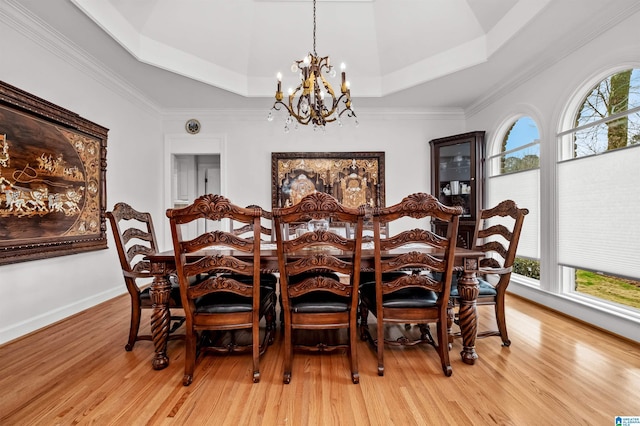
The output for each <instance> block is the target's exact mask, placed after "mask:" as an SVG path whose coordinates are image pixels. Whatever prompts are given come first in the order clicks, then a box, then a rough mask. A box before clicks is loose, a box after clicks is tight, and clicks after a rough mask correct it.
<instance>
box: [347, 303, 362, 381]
mask: <svg viewBox="0 0 640 426" xmlns="http://www.w3.org/2000/svg"><path fill="white" fill-rule="evenodd" d="M357 327H358V322H357V316H356V314H353V317H352V318H351V326H350V327H349V359H350V361H351V381H352V382H353V383H354V384H358V383H360V374H359V373H358V357H357V346H356V345H357Z"/></svg>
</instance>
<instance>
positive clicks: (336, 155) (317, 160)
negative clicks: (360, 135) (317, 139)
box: [271, 152, 385, 208]
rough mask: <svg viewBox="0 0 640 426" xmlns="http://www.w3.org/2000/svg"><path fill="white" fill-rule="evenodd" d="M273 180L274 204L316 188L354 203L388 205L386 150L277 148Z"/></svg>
mask: <svg viewBox="0 0 640 426" xmlns="http://www.w3.org/2000/svg"><path fill="white" fill-rule="evenodd" d="M271 182H272V183H271V204H272V208H276V207H286V206H289V205H294V204H297V203H298V202H299V201H300V199H301V198H302V197H304V196H305V195H307V194H308V193H310V192H314V191H320V192H326V193H328V194H331V195H333V196H334V197H336V198H337V199H338V201H340V202H341V203H342V204H345V205H347V206H350V207H358V206H360V205H363V204H366V205H368V206H370V207H378V206H384V205H385V195H384V194H385V188H384V152H273V153H271Z"/></svg>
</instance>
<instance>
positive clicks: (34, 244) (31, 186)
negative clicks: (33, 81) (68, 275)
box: [0, 81, 108, 265]
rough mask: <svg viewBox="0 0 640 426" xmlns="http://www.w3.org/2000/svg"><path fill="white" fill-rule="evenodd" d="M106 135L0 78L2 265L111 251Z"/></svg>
mask: <svg viewBox="0 0 640 426" xmlns="http://www.w3.org/2000/svg"><path fill="white" fill-rule="evenodd" d="M107 132H108V129H106V128H104V127H102V126H99V125H97V124H95V123H92V122H90V121H88V120H86V119H84V118H82V117H80V116H79V115H78V114H75V113H73V112H71V111H68V110H66V109H63V108H61V107H59V106H56V105H53V104H52V103H50V102H47V101H45V100H43V99H40V98H38V97H36V96H34V95H31V94H29V93H27V92H24V91H22V90H20V89H18V88H16V87H13V86H10V85H9V84H6V83H4V82H1V81H0V265H2V264H7V263H15V262H22V261H27V260H34V259H42V258H47V257H53V256H62V255H67V254H73V253H80V252H85V251H90V250H99V249H105V248H107V239H106V223H105V211H106V172H107V160H106V154H107Z"/></svg>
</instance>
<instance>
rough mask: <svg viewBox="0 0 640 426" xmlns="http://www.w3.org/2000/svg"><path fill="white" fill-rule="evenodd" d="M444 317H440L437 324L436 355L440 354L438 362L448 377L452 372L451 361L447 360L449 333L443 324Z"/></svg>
mask: <svg viewBox="0 0 640 426" xmlns="http://www.w3.org/2000/svg"><path fill="white" fill-rule="evenodd" d="M445 321H446V320H445V319H444V318H440V321H438V325H437V333H438V355H440V363H441V364H442V372H443V373H444V375H445V376H447V377H449V376H451V374H452V373H453V369H452V368H451V362H450V361H449V348H448V345H449V333H448V331H447V327H446V326H445Z"/></svg>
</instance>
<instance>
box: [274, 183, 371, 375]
mask: <svg viewBox="0 0 640 426" xmlns="http://www.w3.org/2000/svg"><path fill="white" fill-rule="evenodd" d="M363 218H364V209H363V208H351V207H346V206H344V205H342V204H340V203H339V202H338V200H336V199H335V198H334V197H332V196H331V195H329V194H326V193H323V192H314V193H311V194H309V195H306V196H305V197H304V198H302V199H301V201H300V202H299V203H297V204H295V205H293V206H291V207H285V208H277V209H274V211H273V219H274V222H275V231H276V244H277V252H278V265H279V269H280V293H281V298H282V304H283V311H284V345H285V346H284V376H283V381H284V383H290V381H291V371H292V362H293V351H294V348H295V349H299V350H309V351H319V352H321V351H331V350H335V349H339V348H346V349H347V352H348V355H349V360H350V365H351V380H352V382H353V383H358V382H359V381H360V376H359V373H358V361H357V356H356V344H357V340H356V339H357V310H358V284H359V279H360V277H359V275H360V260H361V251H362V223H363ZM331 221H335V222H341V223H349V224H350V226H351V227H352V228H353V229H354V230H355V232H354V235H353V237H348V236H343V235H340V234H338V233H334V232H331V230H330V229H329V227H328V226H327V225H328V223H329V222H331ZM300 222H311V223H312V224H314V226H313V229H311V228H310V229H309V231H308V232H306V233H301V234H300V235H298V236H296V238H292V239H289V238H287V237H286V236H285V235H284V232H285V230H286V228H287V227H288V225H289V224H292V223H300ZM340 329H347V331H348V338H347V339H346V340H347V342H346V343H344V339H342V340H341V341H340V340H336V339H334V338H332V337H330V336H328V335H327V334H326V333H325V335H324V336H322V335H321V334H322V333H315V334H314V336H317V337H318V339H320V340H321V341H320V342H316V343H315V344H312V343H310V342H308V341H306V342H305V341H303V340H302V338H301V337H302V336H301V335H300V334H301V333H300V331H303V330H304V331H325V330H340ZM294 333H295V335H294ZM306 334H309V333H306ZM304 337H308V336H304ZM333 337H335V335H334V336H333Z"/></svg>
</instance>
